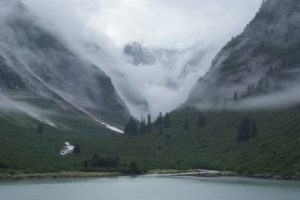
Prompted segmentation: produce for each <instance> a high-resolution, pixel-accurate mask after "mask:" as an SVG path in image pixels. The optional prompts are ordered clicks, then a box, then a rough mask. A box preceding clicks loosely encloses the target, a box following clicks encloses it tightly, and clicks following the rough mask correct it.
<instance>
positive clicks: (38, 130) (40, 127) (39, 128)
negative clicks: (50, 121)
mask: <svg viewBox="0 0 300 200" xmlns="http://www.w3.org/2000/svg"><path fill="white" fill-rule="evenodd" d="M36 132H37V133H38V134H43V133H44V128H43V126H42V125H41V124H39V125H38V127H37V130H36Z"/></svg>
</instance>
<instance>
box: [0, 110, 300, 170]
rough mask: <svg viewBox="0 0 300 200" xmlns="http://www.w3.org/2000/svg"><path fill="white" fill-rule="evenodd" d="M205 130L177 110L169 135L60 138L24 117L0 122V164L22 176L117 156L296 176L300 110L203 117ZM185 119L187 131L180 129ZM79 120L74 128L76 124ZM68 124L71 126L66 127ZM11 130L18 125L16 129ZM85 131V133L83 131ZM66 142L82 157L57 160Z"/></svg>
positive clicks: (97, 133) (89, 130) (72, 134)
mask: <svg viewBox="0 0 300 200" xmlns="http://www.w3.org/2000/svg"><path fill="white" fill-rule="evenodd" d="M205 114H206V118H207V125H206V126H205V127H204V128H202V129H198V128H197V127H196V122H197V117H198V112H197V111H195V110H191V109H188V110H181V111H176V112H174V113H172V114H171V125H172V127H171V128H170V129H167V130H164V133H163V135H159V134H158V130H157V129H154V130H153V133H152V134H148V135H143V136H134V137H130V136H122V135H118V134H107V133H109V132H108V131H105V130H103V129H97V127H96V126H93V125H92V124H91V123H89V122H86V123H85V124H84V123H82V124H83V127H80V128H78V131H74V130H70V131H64V132H59V131H57V130H55V129H52V128H50V127H47V128H46V132H45V134H43V135H38V134H37V133H36V131H35V129H36V122H35V121H32V120H28V119H27V118H25V117H24V116H20V115H16V114H14V115H11V114H10V115H9V116H5V117H3V115H2V116H0V162H5V163H8V164H10V165H11V167H12V168H13V169H14V170H20V171H23V172H27V173H28V172H49V171H65V170H95V169H87V168H84V167H83V162H84V160H85V159H90V158H91V157H92V155H93V154H94V153H97V154H99V155H100V156H112V157H114V156H119V157H120V160H121V163H122V165H124V166H125V165H128V164H129V163H131V162H133V161H135V162H137V163H138V165H139V166H140V167H142V168H144V169H147V170H149V169H157V168H160V169H168V168H173V169H188V168H209V169H219V170H231V171H235V172H240V173H245V174H246V173H249V174H255V173H259V174H268V173H271V174H281V175H295V174H296V172H300V108H299V107H297V108H293V109H292V108H291V109H282V110H276V111H257V112H254V111H252V112H250V113H249V112H248V113H246V112H244V113H243V112H229V111H219V112H206V113H205ZM245 115H250V116H251V117H252V118H254V119H255V120H256V121H257V126H258V131H259V136H258V138H256V139H252V140H250V141H247V142H241V143H238V142H237V141H236V132H237V126H238V123H239V122H240V120H241V118H242V117H243V116H245ZM186 116H189V121H190V130H188V131H185V130H184V129H183V124H184V120H185V118H186ZM80 120H81V119H77V121H76V120H75V119H74V120H73V122H72V123H74V124H79V123H78V122H79V121H80ZM69 123H71V122H69ZM15 124H18V126H16V125H15ZM83 130H86V131H83ZM65 141H70V142H72V143H79V144H80V145H81V150H82V153H81V154H80V155H68V156H65V157H61V156H59V154H58V152H59V148H60V147H61V146H62V145H63V143H64V142H65Z"/></svg>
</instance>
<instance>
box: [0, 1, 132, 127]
mask: <svg viewBox="0 0 300 200" xmlns="http://www.w3.org/2000/svg"><path fill="white" fill-rule="evenodd" d="M0 5H1V12H0V15H1V19H0V27H1V31H0V77H1V80H0V87H1V93H0V95H1V96H3V98H5V99H6V100H7V101H13V102H14V103H15V104H17V105H19V103H20V102H23V103H26V105H30V106H32V107H39V108H40V109H44V110H48V111H49V110H51V112H56V111H57V112H60V113H73V114H76V115H80V116H83V117H87V118H90V119H91V120H93V121H94V120H97V121H106V122H108V123H112V124H115V125H117V126H120V127H121V126H122V125H123V124H124V122H125V121H126V120H127V118H128V117H129V111H128V110H127V108H126V106H125V103H124V102H123V100H122V99H121V98H120V97H119V95H118V94H117V92H116V90H115V88H114V86H113V84H112V82H111V80H110V78H109V77H108V76H107V75H106V74H105V73H104V72H103V71H101V70H100V69H99V68H98V67H97V66H94V65H92V64H90V63H89V62H88V61H86V60H84V59H82V58H79V57H78V56H77V55H76V54H74V53H73V52H72V51H71V50H70V49H68V47H67V46H66V45H64V44H63V42H61V41H60V39H58V38H57V37H56V36H54V35H53V34H51V33H50V32H48V31H46V30H44V29H43V28H41V27H40V26H39V24H38V21H37V19H36V18H35V16H33V15H32V14H31V13H30V12H29V11H28V10H27V9H26V8H25V6H24V5H23V4H22V3H21V2H19V1H17V0H13V1H6V0H1V1H0ZM51 106H52V107H51ZM50 108H51V109H50ZM45 118H46V117H45ZM102 126H103V124H102Z"/></svg>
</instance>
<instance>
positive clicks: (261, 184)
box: [0, 176, 300, 200]
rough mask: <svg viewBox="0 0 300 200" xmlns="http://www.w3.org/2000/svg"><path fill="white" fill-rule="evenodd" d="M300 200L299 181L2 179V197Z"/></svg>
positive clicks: (13, 199) (45, 199) (44, 199)
mask: <svg viewBox="0 0 300 200" xmlns="http://www.w3.org/2000/svg"><path fill="white" fill-rule="evenodd" d="M202 199H203V200H299V199H300V182H293V181H274V180H258V179H247V178H225V177H221V178H197V177H156V176H141V177H136V178H133V177H118V178H101V179H72V180H70V179H67V180H43V181H41V180H38V181H8V182H0V200H202Z"/></svg>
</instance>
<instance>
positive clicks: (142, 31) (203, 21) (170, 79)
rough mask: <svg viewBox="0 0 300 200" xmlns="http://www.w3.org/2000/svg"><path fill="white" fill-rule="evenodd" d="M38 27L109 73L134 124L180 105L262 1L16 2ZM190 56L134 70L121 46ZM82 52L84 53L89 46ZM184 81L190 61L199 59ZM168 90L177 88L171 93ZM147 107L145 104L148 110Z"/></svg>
mask: <svg viewBox="0 0 300 200" xmlns="http://www.w3.org/2000/svg"><path fill="white" fill-rule="evenodd" d="M22 2H24V3H25V4H26V5H27V6H28V7H29V8H30V9H31V10H32V11H33V12H34V13H35V14H36V15H37V16H38V17H39V19H40V23H41V24H43V26H44V27H45V28H47V29H49V30H51V31H52V32H54V33H56V34H57V35H59V36H60V37H61V38H62V40H64V41H65V43H66V44H67V45H69V46H70V47H71V48H72V49H73V50H74V51H75V53H77V54H78V55H80V56H82V57H83V58H84V59H87V60H89V61H91V62H93V63H94V64H96V65H97V66H98V67H99V68H101V69H102V70H103V71H105V73H107V74H108V75H109V76H110V77H111V78H112V81H113V83H114V85H115V87H116V89H117V90H118V92H119V93H120V94H121V96H122V98H123V99H124V100H125V101H126V103H127V105H128V107H129V108H130V110H131V112H132V114H134V115H135V116H136V117H139V116H140V115H145V113H147V112H151V113H152V114H157V113H158V112H160V111H162V112H167V111H170V110H172V109H174V108H176V107H177V106H178V105H180V104H181V103H183V102H184V101H185V100H186V99H187V97H188V94H189V92H190V90H191V88H192V87H193V85H194V84H195V82H196V81H197V79H198V78H199V77H201V76H203V75H204V74H205V73H206V71H207V70H208V69H209V67H210V63H211V60H212V59H213V57H214V56H215V55H216V53H217V52H218V51H219V49H220V48H221V47H222V46H223V45H224V44H226V42H228V41H229V40H230V38H231V37H233V36H234V35H237V34H239V33H240V32H241V31H242V30H243V28H244V27H245V26H246V24H247V23H248V22H249V21H250V20H251V19H252V18H253V17H254V15H255V13H256V12H257V10H258V8H259V6H260V4H261V0H247V1H240V0H233V1H231V2H230V4H229V3H228V1H227V0H187V1H179V0H178V1H176V0H175V1H174V0H166V1H158V0H113V1H111V0H103V1H96V0H51V1H50V0H49V1H46V0H45V1H40V0H22ZM133 41H135V42H139V43H141V44H143V45H144V46H146V47H149V48H162V49H164V48H167V49H170V48H171V49H176V50H180V51H183V50H186V49H188V51H189V52H188V54H186V56H184V57H182V58H179V59H178V63H177V64H176V65H172V66H169V67H166V66H163V65H161V64H155V65H151V66H147V65H145V66H134V65H132V64H130V63H129V62H128V60H127V59H126V58H125V56H124V55H123V47H124V45H126V44H127V43H130V42H133ZM94 45H96V47H97V48H96V49H95V48H87V47H95V46H94ZM199 52H201V54H203V52H204V56H202V57H201V58H202V59H201V60H197V63H196V66H194V67H193V70H191V71H190V73H188V75H187V76H186V77H184V78H182V77H180V75H181V73H182V71H183V70H184V67H186V64H187V63H188V61H189V60H190V59H193V60H194V59H195V58H198V57H200V56H199ZM170 85H172V86H174V85H176V87H170ZM143 102H147V103H148V105H149V109H150V110H148V109H147V108H146V104H145V105H144V104H143Z"/></svg>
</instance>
